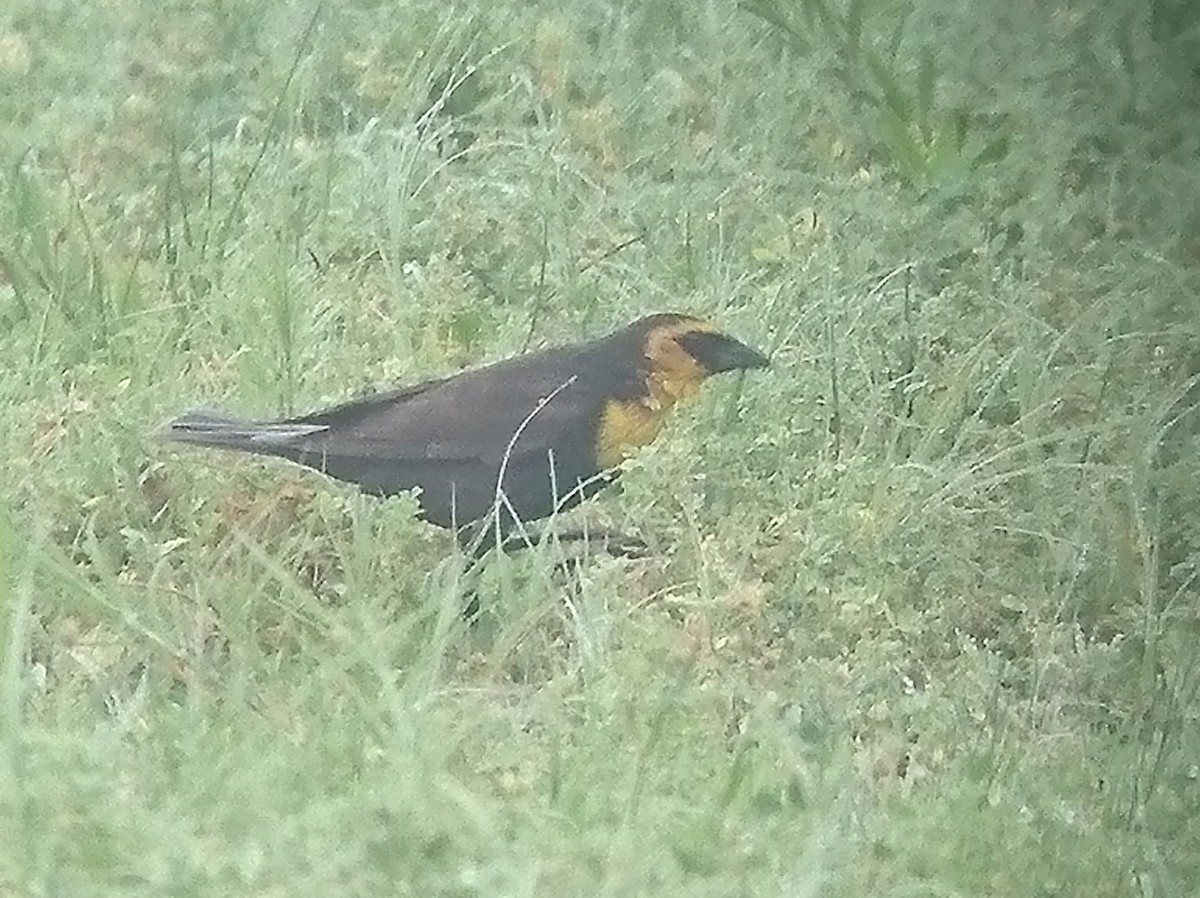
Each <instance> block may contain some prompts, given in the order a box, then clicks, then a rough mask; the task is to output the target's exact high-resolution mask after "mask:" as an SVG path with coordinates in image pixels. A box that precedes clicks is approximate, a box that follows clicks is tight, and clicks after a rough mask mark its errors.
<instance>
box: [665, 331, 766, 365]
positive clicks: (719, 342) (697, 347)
mask: <svg viewBox="0 0 1200 898" xmlns="http://www.w3.org/2000/svg"><path fill="white" fill-rule="evenodd" d="M675 340H676V342H677V343H678V344H679V345H680V346H682V347H683V349H684V351H686V352H687V354H688V355H690V356H691V357H692V358H694V359H695V360H696V361H697V362H699V363H700V365H701V366H703V367H704V369H705V370H706V371H707V372H708V373H709V374H720V373H721V372H722V371H737V370H740V369H742V368H768V367H770V365H771V360H770V359H768V358H767V357H766V356H765V355H763V354H762V353H761V352H759V351H758V350H757V349H755V348H754V347H752V346H747V345H746V344H745V343H742V342H741V341H739V340H735V339H733V337H727V336H725V335H724V334H721V333H717V332H715V331H690V332H688V333H686V334H680V335H679V336H678V337H676V338H675Z"/></svg>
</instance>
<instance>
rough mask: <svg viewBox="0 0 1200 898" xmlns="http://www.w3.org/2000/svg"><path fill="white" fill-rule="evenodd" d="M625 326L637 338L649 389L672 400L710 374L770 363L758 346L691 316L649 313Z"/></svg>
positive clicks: (688, 391)
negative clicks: (724, 332) (736, 338)
mask: <svg viewBox="0 0 1200 898" xmlns="http://www.w3.org/2000/svg"><path fill="white" fill-rule="evenodd" d="M629 330H630V331H632V332H633V334H634V335H635V338H637V339H639V340H640V343H641V349H642V355H643V357H644V359H645V362H644V363H643V368H644V370H645V372H646V376H647V380H648V383H649V385H650V387H651V390H652V392H660V391H661V392H662V393H665V394H666V395H665V396H664V397H663V398H664V399H667V398H668V397H669V400H670V402H674V401H675V400H678V399H682V398H684V397H686V396H690V395H691V394H693V393H695V392H696V390H698V389H699V387H700V384H701V383H703V382H704V381H705V380H706V379H707V378H709V377H711V376H712V375H714V374H720V373H722V372H723V371H738V370H742V369H746V368H766V367H768V366H769V365H770V364H771V362H770V360H769V359H768V358H767V357H766V356H765V355H763V354H762V353H761V352H759V351H758V350H757V349H754V348H753V347H752V346H747V345H746V344H745V343H743V342H741V341H740V340H735V339H734V338H733V337H731V336H729V335H728V334H723V333H721V332H720V331H719V330H717V328H716V327H715V326H714V325H713V324H712V323H711V322H708V321H705V320H704V319H702V318H695V317H693V316H691V315H680V314H675V313H663V314H658V315H650V316H648V317H646V318H642V319H641V320H639V321H636V322H634V323H633V324H632V325H630V328H629Z"/></svg>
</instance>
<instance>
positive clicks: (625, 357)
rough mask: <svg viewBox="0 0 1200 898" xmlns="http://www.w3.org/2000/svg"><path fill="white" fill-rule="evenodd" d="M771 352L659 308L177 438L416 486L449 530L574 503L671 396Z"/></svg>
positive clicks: (506, 524) (219, 421)
mask: <svg viewBox="0 0 1200 898" xmlns="http://www.w3.org/2000/svg"><path fill="white" fill-rule="evenodd" d="M767 364H768V361H767V358H766V356H764V355H763V354H762V353H760V352H758V351H757V350H755V349H752V348H751V347H749V346H747V345H745V344H744V343H740V342H738V341H737V340H735V339H733V338H732V337H728V336H726V335H725V334H722V333H720V332H719V331H718V330H717V329H716V328H715V327H713V325H711V324H709V323H708V322H706V321H703V320H701V319H698V318H693V317H691V316H688V315H678V314H658V315H650V316H648V317H645V318H642V319H640V320H638V321H635V322H634V323H633V324H631V325H629V326H628V327H625V328H622V329H621V330H619V331H616V332H615V333H613V334H610V335H608V336H607V337H602V338H600V339H598V340H593V341H591V342H588V343H580V344H576V345H571V346H562V347H558V348H554V349H546V350H542V351H540V352H533V353H528V354H526V355H520V356H516V357H515V358H511V359H507V360H506V361H502V362H497V363H495V364H492V365H487V366H485V367H482V368H475V369H472V370H468V371H463V372H460V373H458V374H454V375H451V376H450V377H446V378H442V379H440V380H431V381H426V382H425V383H420V384H416V385H414V386H410V387H402V388H400V389H398V390H394V391H389V392H386V393H379V394H375V395H372V396H368V397H367V398H365V399H358V400H354V401H352V402H347V403H345V404H343V405H337V406H334V407H333V408H330V409H327V410H325V411H319V412H314V413H312V414H308V415H301V416H300V417H296V418H287V419H284V420H280V421H240V420H235V419H231V418H224V417H219V416H215V415H209V414H206V413H199V412H197V413H191V414H188V415H184V416H183V417H181V418H179V419H178V420H176V421H174V422H173V423H171V424H170V425H169V427H168V429H167V431H166V436H167V437H168V438H169V439H171V440H176V441H178V442H181V443H193V444H196V445H200V446H215V447H218V448H221V449H232V450H237V451H241V452H251V453H255V454H259V455H275V456H280V457H282V458H286V459H288V460H290V461H293V462H296V463H298V464H301V465H305V466H307V467H310V468H315V469H316V470H318V471H321V472H323V473H325V474H327V475H329V476H330V477H335V478H337V479H339V480H346V481H350V482H352V483H356V484H358V486H359V487H360V488H361V489H362V490H363V491H364V492H367V493H371V494H375V495H390V494H394V493H399V492H402V491H405V490H410V489H413V488H419V489H420V493H419V496H418V501H419V503H420V507H421V511H422V514H423V517H424V518H425V519H426V520H428V521H429V522H431V523H433V524H437V525H439V526H442V527H456V526H457V527H462V526H463V525H466V524H471V523H473V522H478V521H481V520H483V519H485V518H487V517H488V516H489V514H490V513H491V512H492V510H493V509H497V510H498V513H499V514H500V515H501V518H502V521H501V525H500V526H501V528H502V529H503V530H504V531H508V530H509V529H510V528H511V527H512V526H513V524H514V523H515V522H516V521H531V520H535V519H537V518H543V517H546V516H547V515H550V514H552V513H553V512H555V511H560V510H564V509H566V508H569V507H571V506H573V505H575V504H577V503H578V502H580V501H581V500H582V499H585V498H587V497H588V496H590V495H592V494H593V493H595V492H596V491H597V490H599V489H601V488H602V487H604V486H605V485H606V484H608V483H610V482H612V480H613V479H614V478H615V476H616V467H617V465H619V464H620V462H621V461H622V460H623V459H624V458H625V457H626V456H627V455H628V454H629V453H630V452H631V451H632V450H633V449H635V448H636V447H638V446H641V445H644V444H646V443H649V442H650V441H651V440H653V439H654V438H655V437H656V436H657V435H658V432H659V430H660V429H661V428H662V426H663V423H664V419H665V417H666V414H667V412H668V411H669V410H670V409H671V407H672V406H673V405H675V403H676V402H678V401H679V400H681V399H684V398H686V397H688V396H690V395H692V394H693V393H695V392H696V390H697V389H698V388H699V386H700V383H701V382H702V381H703V380H704V379H705V378H707V377H709V376H710V375H713V374H718V373H720V372H722V371H731V370H735V369H741V368H762V367H765V366H766V365H767Z"/></svg>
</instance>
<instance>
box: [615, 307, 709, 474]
mask: <svg viewBox="0 0 1200 898" xmlns="http://www.w3.org/2000/svg"><path fill="white" fill-rule="evenodd" d="M715 330H716V328H714V327H713V326H712V325H711V324H709V323H708V322H706V321H701V320H699V319H694V320H688V321H682V322H680V323H679V324H676V325H673V326H670V327H661V328H658V329H656V330H653V331H651V332H650V335H649V337H648V338H647V340H646V350H645V352H646V360H647V362H648V363H649V364H648V366H647V369H648V373H647V374H646V392H645V395H643V396H641V397H639V398H637V399H632V400H619V399H610V400H609V401H608V402H606V403H605V404H604V413H603V416H602V418H601V420H600V431H599V434H598V435H597V446H596V461H597V462H598V464H599V465H600V468H601V469H602V470H606V469H608V468H615V467H616V466H617V465H619V464H620V463H621V462H623V461H624V460H625V459H626V458H628V457H629V456H630V455H631V454H633V452H634V450H636V449H638V448H639V447H641V446H645V445H646V444H647V443H651V442H653V441H654V438H655V437H657V436H658V434H659V432H660V431H661V430H662V429H663V425H664V424H665V423H666V419H667V414H668V412H670V411H671V408H672V407H673V406H674V405H675V403H676V402H679V401H680V400H682V399H687V398H688V397H690V396H693V395H695V393H696V392H697V391H698V390H699V389H700V384H701V383H702V382H703V381H704V379H705V378H706V377H708V372H707V371H706V370H704V367H703V366H702V365H700V364H699V363H698V362H697V361H696V360H695V359H694V358H692V357H691V356H690V355H688V353H687V352H686V351H685V350H684V349H683V347H682V346H680V345H679V344H678V343H677V342H675V338H676V337H677V336H679V335H681V334H686V333H694V332H695V331H709V332H712V331H715Z"/></svg>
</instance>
